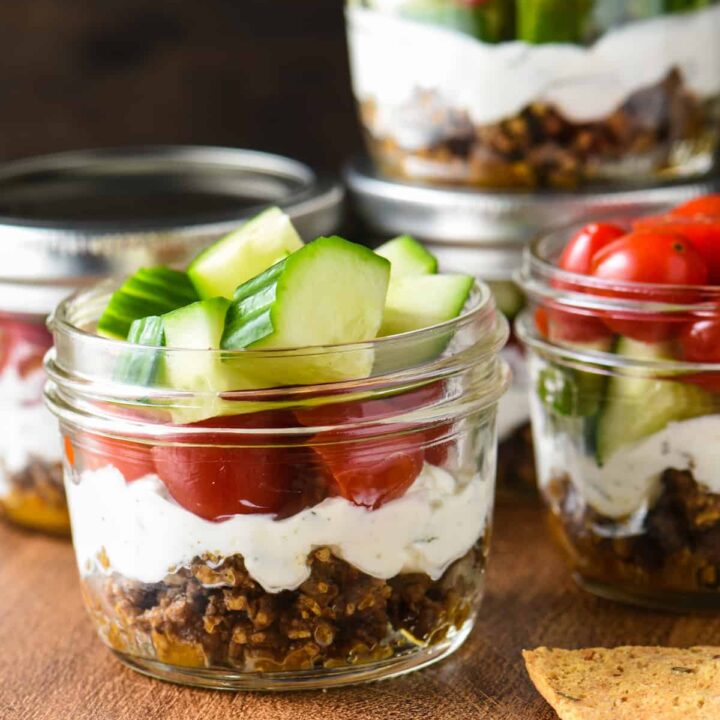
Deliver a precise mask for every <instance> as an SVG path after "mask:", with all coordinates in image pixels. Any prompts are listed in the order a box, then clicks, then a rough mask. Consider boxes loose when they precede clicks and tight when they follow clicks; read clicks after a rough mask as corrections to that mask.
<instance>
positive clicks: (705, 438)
mask: <svg viewBox="0 0 720 720" xmlns="http://www.w3.org/2000/svg"><path fill="white" fill-rule="evenodd" d="M575 229H576V228H575ZM571 236H572V230H565V231H559V232H556V233H554V234H552V235H549V236H546V237H544V238H541V239H540V240H538V241H536V242H535V243H534V244H533V245H532V246H531V247H530V248H529V250H528V252H527V254H526V259H525V262H524V265H523V269H522V273H521V279H522V285H523V287H524V289H525V290H526V292H527V293H528V295H529V297H530V300H531V303H530V309H529V310H528V311H527V312H526V313H525V314H524V315H523V316H522V317H521V319H520V320H519V322H518V324H517V329H518V331H519V334H520V337H521V339H522V340H523V342H524V343H525V344H526V345H527V347H528V348H529V355H530V359H529V367H530V381H531V410H532V422H533V434H534V438H535V452H536V457H537V469H538V482H539V486H540V489H541V492H542V495H543V497H544V498H545V501H546V503H547V506H548V509H549V514H550V519H551V525H552V529H553V533H554V535H555V537H556V539H557V540H558V542H559V544H560V546H561V547H562V548H563V550H564V551H565V553H566V554H567V557H568V559H569V561H570V565H571V566H572V568H573V570H574V571H575V573H576V577H577V578H578V580H579V581H580V583H581V584H582V585H583V586H584V587H586V588H587V589H589V590H590V591H592V592H595V593H596V594H599V595H601V596H604V597H608V598H611V599H616V600H622V601H626V602H632V603H636V604H641V605H647V606H654V607H664V608H671V609H676V610H677V609H699V608H705V609H714V610H717V609H719V608H720V455H718V452H719V450H718V449H719V448H720V365H718V364H716V363H715V364H714V363H700V362H690V361H687V360H685V359H683V358H684V355H683V351H682V347H683V345H682V342H683V340H682V337H683V336H684V333H685V332H687V331H688V330H689V329H690V328H691V327H693V326H694V324H695V323H696V322H703V323H707V322H717V321H719V320H720V288H718V287H716V286H708V287H701V286H697V287H693V286H672V285H652V284H649V283H627V282H622V281H615V280H613V281H609V280H607V281H606V280H599V279H597V278H594V277H591V276H584V275H579V274H575V273H570V272H567V271H563V270H560V269H559V268H558V267H557V265H556V264H557V261H558V258H559V257H560V253H561V252H562V250H563V248H564V247H565V245H566V243H567V241H568V240H569V239H570V237H571Z"/></svg>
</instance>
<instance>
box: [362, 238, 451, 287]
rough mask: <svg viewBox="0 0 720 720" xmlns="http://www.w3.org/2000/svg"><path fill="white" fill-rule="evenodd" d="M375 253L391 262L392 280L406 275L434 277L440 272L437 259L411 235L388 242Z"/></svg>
mask: <svg viewBox="0 0 720 720" xmlns="http://www.w3.org/2000/svg"><path fill="white" fill-rule="evenodd" d="M375 252H376V253H377V254H378V255H380V256H381V257H384V258H387V259H388V260H389V261H390V266H391V267H390V278H391V280H395V279H397V278H400V277H405V276H406V275H434V274H435V273H436V272H437V270H438V261H437V258H436V257H435V256H434V255H433V254H431V253H430V252H428V251H427V250H426V249H425V247H424V246H423V245H422V244H421V243H419V242H418V241H417V240H415V238H413V237H410V235H401V236H400V237H396V238H394V239H393V240H388V241H387V242H386V243H383V244H382V245H381V246H380V247H379V248H376V249H375Z"/></svg>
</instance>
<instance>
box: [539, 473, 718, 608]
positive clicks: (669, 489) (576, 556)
mask: <svg viewBox="0 0 720 720" xmlns="http://www.w3.org/2000/svg"><path fill="white" fill-rule="evenodd" d="M547 494H548V497H549V500H550V502H551V505H552V507H553V515H552V524H553V529H554V531H555V533H556V535H557V537H558V538H559V539H560V542H561V544H562V546H563V547H564V548H565V549H566V550H567V551H568V552H569V554H570V556H571V558H572V561H573V563H574V565H575V567H576V568H577V570H578V571H579V572H580V573H581V575H583V576H584V577H585V578H588V579H590V580H595V581H598V582H601V583H607V584H611V585H621V586H622V585H625V586H637V587H640V588H646V589H648V590H650V591H652V590H658V591H672V592H681V593H718V600H719V602H720V495H716V494H714V493H710V492H707V491H706V490H704V489H703V487H702V486H700V485H698V483H697V482H695V479H694V478H693V476H692V473H690V472H688V471H680V470H673V469H668V470H666V471H665V472H664V473H663V474H662V477H661V493H660V496H659V497H658V499H657V500H656V502H655V503H654V505H653V506H652V508H651V509H650V510H649V511H648V513H647V515H646V517H645V520H644V523H643V527H642V531H641V533H640V534H635V535H631V536H627V537H618V538H613V537H607V534H610V533H611V532H612V530H613V528H614V527H616V526H617V525H618V522H617V521H616V520H613V519H611V518H607V517H604V516H602V515H600V514H598V513H597V512H595V511H594V510H592V508H589V507H587V506H586V505H584V503H583V501H582V498H581V497H580V496H579V494H578V492H577V490H576V489H575V487H574V486H573V484H572V483H571V482H570V480H569V478H567V477H559V478H557V479H555V480H554V481H553V482H552V483H551V485H550V487H549V488H548V490H547Z"/></svg>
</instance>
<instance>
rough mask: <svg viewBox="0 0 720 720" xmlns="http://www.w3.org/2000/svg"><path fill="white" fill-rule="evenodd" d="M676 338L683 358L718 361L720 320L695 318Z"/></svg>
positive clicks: (709, 361) (719, 357)
mask: <svg viewBox="0 0 720 720" xmlns="http://www.w3.org/2000/svg"><path fill="white" fill-rule="evenodd" d="M678 340H679V342H680V349H681V351H682V357H683V360H687V361H688V362H698V363H720V320H697V321H696V322H694V323H691V324H689V325H687V326H686V327H685V328H684V329H683V331H682V332H681V333H680V336H679V338H678ZM719 369H720V368H719Z"/></svg>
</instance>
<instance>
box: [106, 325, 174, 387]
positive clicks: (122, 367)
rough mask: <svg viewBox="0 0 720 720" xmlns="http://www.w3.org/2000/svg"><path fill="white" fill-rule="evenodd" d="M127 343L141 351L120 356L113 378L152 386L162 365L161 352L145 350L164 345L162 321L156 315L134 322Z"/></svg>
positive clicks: (130, 351)
mask: <svg viewBox="0 0 720 720" xmlns="http://www.w3.org/2000/svg"><path fill="white" fill-rule="evenodd" d="M127 341H128V343H132V344H133V345H141V346H143V349H142V350H128V351H126V352H124V353H123V354H122V355H121V356H120V360H119V363H118V367H117V371H116V373H115V377H116V379H117V380H118V381H120V382H125V383H131V384H135V385H145V386H148V385H152V383H153V382H154V381H155V380H156V379H157V376H158V374H159V371H160V366H161V364H162V352H158V351H151V350H148V349H147V348H160V347H163V345H164V344H165V333H164V330H163V319H162V318H161V317H158V316H157V315H151V316H150V317H145V318H139V319H138V320H134V321H133V323H132V325H131V326H130V330H129V332H128V336H127Z"/></svg>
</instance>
